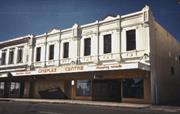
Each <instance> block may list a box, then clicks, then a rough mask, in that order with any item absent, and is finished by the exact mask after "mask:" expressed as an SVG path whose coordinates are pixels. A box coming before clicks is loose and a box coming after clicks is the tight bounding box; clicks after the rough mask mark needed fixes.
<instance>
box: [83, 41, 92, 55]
mask: <svg viewBox="0 0 180 114" xmlns="http://www.w3.org/2000/svg"><path fill="white" fill-rule="evenodd" d="M90 55H91V38H85V39H84V56H90Z"/></svg>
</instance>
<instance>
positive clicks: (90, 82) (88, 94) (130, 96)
mask: <svg viewBox="0 0 180 114" xmlns="http://www.w3.org/2000/svg"><path fill="white" fill-rule="evenodd" d="M113 68H114V69H113ZM11 74H12V75H13V78H16V79H18V81H17V80H16V81H11V82H10V83H8V84H9V85H8V84H6V83H3V82H2V83H0V89H1V94H4V95H6V97H24V98H45V99H76V100H92V101H111V102H136V103H150V101H151V100H150V99H151V98H150V72H149V71H147V70H142V69H137V68H131V69H121V66H118V65H114V66H108V67H107V66H106V67H105V66H95V67H92V66H91V67H88V66H83V65H80V66H67V67H53V68H40V69H36V70H34V71H25V72H12V73H11ZM21 77H23V78H24V77H26V80H22V78H21ZM6 85H7V87H6ZM3 89H4V90H8V93H7V92H5V91H3Z"/></svg>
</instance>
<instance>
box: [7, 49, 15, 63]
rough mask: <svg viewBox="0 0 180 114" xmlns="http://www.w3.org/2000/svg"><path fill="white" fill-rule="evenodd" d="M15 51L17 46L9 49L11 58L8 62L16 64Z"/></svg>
mask: <svg viewBox="0 0 180 114" xmlns="http://www.w3.org/2000/svg"><path fill="white" fill-rule="evenodd" d="M14 51H15V48H11V49H10V50H9V60H8V64H14Z"/></svg>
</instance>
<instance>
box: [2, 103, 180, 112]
mask: <svg viewBox="0 0 180 114" xmlns="http://www.w3.org/2000/svg"><path fill="white" fill-rule="evenodd" d="M171 113H172V114H180V110H178V111H176V110H174V109H172V110H166V109H159V108H158V109H154V108H144V109H133V108H120V107H104V106H90V105H77V104H49V103H29V102H6V101H0V114H171Z"/></svg>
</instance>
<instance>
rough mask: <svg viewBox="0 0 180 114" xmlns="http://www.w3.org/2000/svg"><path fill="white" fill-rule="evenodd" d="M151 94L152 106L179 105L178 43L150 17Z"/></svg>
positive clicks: (179, 47)
mask: <svg viewBox="0 0 180 114" xmlns="http://www.w3.org/2000/svg"><path fill="white" fill-rule="evenodd" d="M150 52H151V53H150V61H151V82H152V83H151V93H152V95H151V96H152V100H153V103H154V104H180V96H179V94H180V88H179V87H180V83H179V80H180V43H179V42H178V41H177V40H176V39H175V38H174V37H173V36H172V35H171V34H169V33H168V32H167V31H166V30H165V29H164V28H163V27H162V26H161V25H159V24H158V23H157V22H156V21H155V20H154V18H153V16H151V17H150Z"/></svg>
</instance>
